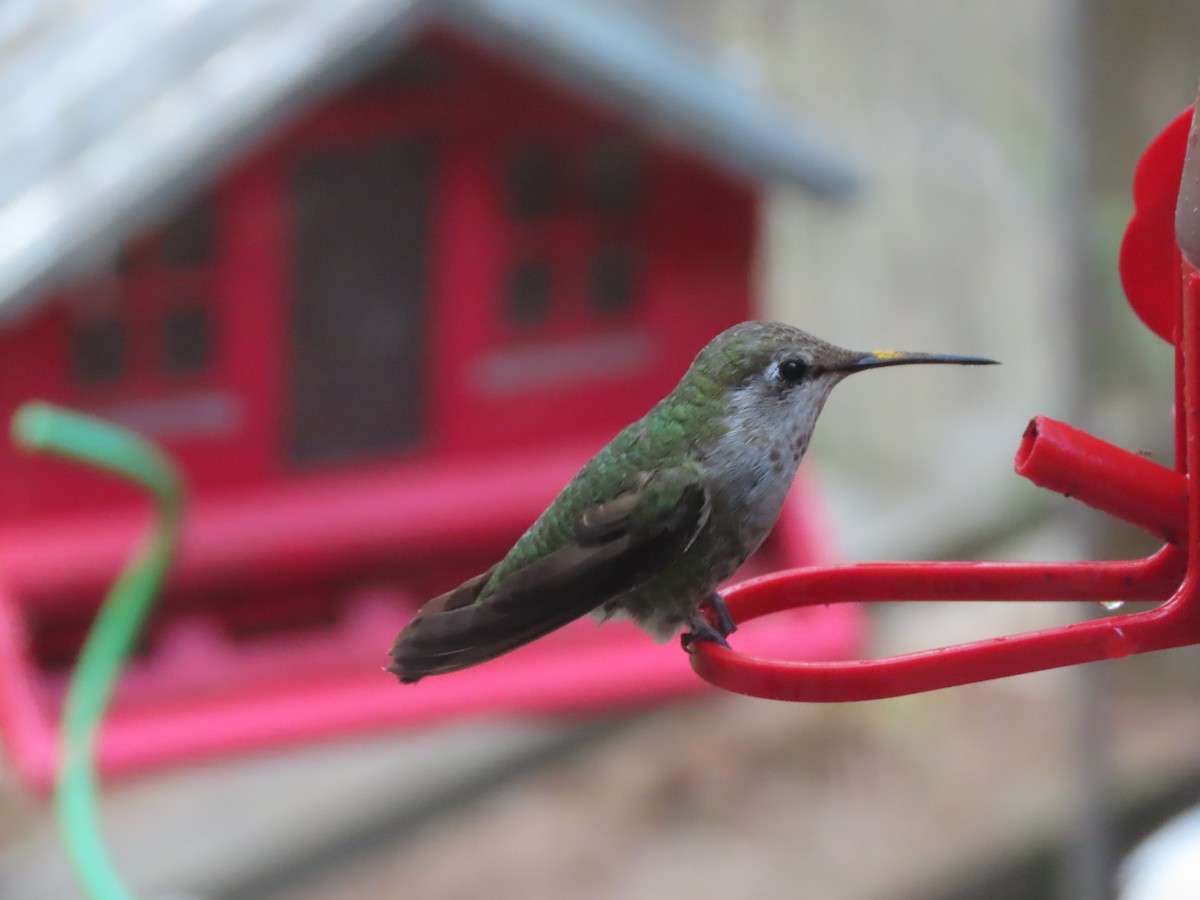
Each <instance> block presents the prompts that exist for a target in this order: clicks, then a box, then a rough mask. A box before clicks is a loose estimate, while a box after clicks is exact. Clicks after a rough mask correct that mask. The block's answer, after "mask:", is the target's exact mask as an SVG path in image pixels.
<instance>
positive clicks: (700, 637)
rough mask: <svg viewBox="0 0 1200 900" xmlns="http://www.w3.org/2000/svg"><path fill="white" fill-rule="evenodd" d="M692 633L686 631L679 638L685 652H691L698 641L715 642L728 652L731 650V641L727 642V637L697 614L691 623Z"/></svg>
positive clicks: (689, 623)
mask: <svg viewBox="0 0 1200 900" xmlns="http://www.w3.org/2000/svg"><path fill="white" fill-rule="evenodd" d="M688 625H689V626H690V627H691V630H690V631H685V632H684V633H683V634H682V635H680V638H679V645H680V646H681V647H683V649H684V650H686V651H688V652H689V653H690V652H691V649H692V644H694V643H695V642H696V641H715V642H716V643H718V644H720V645H721V646H722V647H724V648H725V649H726V650H729V649H730V646H729V641H727V640H725V635H723V634H721V632H719V631H718V630H717V629H715V628H713V627H712V626H711V625H709V624H708V620H707V619H705V618H704V617H703V616H701V615H700V614H699V613H697V614H696V615H695V616H694V617H693V618H692V619H691V620H690V621H689V622H688Z"/></svg>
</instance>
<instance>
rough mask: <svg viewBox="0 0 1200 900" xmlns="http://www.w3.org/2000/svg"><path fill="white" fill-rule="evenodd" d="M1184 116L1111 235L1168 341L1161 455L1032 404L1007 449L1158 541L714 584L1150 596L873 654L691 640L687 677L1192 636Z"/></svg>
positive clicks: (1081, 648) (926, 680) (1069, 656)
mask: <svg viewBox="0 0 1200 900" xmlns="http://www.w3.org/2000/svg"><path fill="white" fill-rule="evenodd" d="M1189 125H1190V129H1191V142H1190V143H1191V146H1192V147H1193V148H1196V147H1197V146H1198V145H1200V125H1198V124H1197V123H1196V122H1195V121H1193V117H1192V113H1191V111H1190V110H1189V111H1186V112H1185V113H1183V114H1182V115H1180V116H1179V118H1177V119H1176V120H1175V121H1174V122H1173V123H1172V124H1171V125H1170V126H1168V127H1167V129H1166V130H1164V131H1163V133H1162V134H1161V135H1160V136H1159V137H1158V138H1157V139H1156V140H1155V141H1154V143H1153V144H1152V145H1151V146H1150V148H1149V149H1148V150H1147V151H1146V153H1145V154H1144V155H1143V157H1142V159H1141V161H1140V163H1139V165H1138V169H1137V174H1136V177H1135V179H1134V200H1135V212H1134V215H1133V218H1132V220H1131V221H1130V224H1129V227H1128V229H1127V231H1126V234H1125V241H1124V244H1123V246H1122V249H1121V275H1122V280H1123V282H1124V285H1125V290H1126V293H1127V295H1128V298H1129V302H1130V304H1131V305H1132V306H1133V308H1134V310H1135V311H1136V312H1137V314H1138V315H1139V317H1140V318H1141V319H1142V321H1143V322H1144V323H1145V324H1146V325H1147V326H1148V327H1149V328H1151V329H1152V330H1153V331H1154V332H1155V333H1156V334H1158V335H1159V336H1161V337H1162V338H1164V339H1165V340H1168V341H1171V342H1172V343H1174V344H1175V346H1176V396H1175V413H1176V416H1175V422H1176V435H1177V438H1176V465H1175V468H1173V469H1170V468H1167V467H1165V466H1161V465H1158V464H1156V463H1154V462H1151V461H1149V460H1147V459H1144V458H1142V457H1140V456H1138V455H1137V454H1135V453H1130V452H1128V451H1125V450H1122V449H1120V448H1117V447H1114V446H1112V445H1110V444H1107V443H1105V442H1104V441H1101V440H1099V439H1097V438H1095V437H1092V436H1091V435H1089V434H1086V433H1084V432H1082V431H1079V430H1078V429H1075V428H1072V427H1071V426H1069V425H1065V424H1063V423H1061V422H1056V421H1054V420H1051V419H1046V418H1040V417H1039V418H1037V419H1034V420H1033V422H1032V423H1030V425H1029V428H1028V429H1027V430H1026V432H1025V435H1024V437H1023V439H1022V441H1021V445H1020V448H1019V450H1018V452H1017V457H1016V470H1017V472H1018V473H1019V474H1021V475H1023V476H1025V477H1026V478H1029V479H1030V480H1031V481H1033V482H1034V483H1035V484H1037V485H1039V486H1041V487H1045V488H1048V489H1050V490H1053V491H1057V492H1059V493H1062V494H1065V495H1067V496H1069V497H1073V498H1075V499H1077V500H1079V501H1080V502H1082V503H1086V504H1088V505H1089V506H1093V507H1095V508H1096V509H1099V510H1102V511H1104V512H1106V513H1109V514H1110V515H1113V516H1117V517H1119V518H1121V519H1124V520H1126V521H1129V522H1132V523H1134V524H1136V525H1138V526H1140V527H1142V528H1144V529H1146V530H1147V531H1149V532H1150V533H1151V534H1154V535H1156V536H1157V537H1159V538H1161V539H1163V540H1164V541H1165V542H1166V543H1165V545H1164V546H1163V547H1162V549H1160V550H1159V551H1158V552H1157V553H1155V554H1154V555H1152V556H1151V557H1149V558H1147V559H1140V560H1131V561H1123V562H1079V563H1053V564H1046V563H984V562H949V563H899V564H893V563H873V564H864V565H846V566H838V567H833V568H807V569H797V570H793V571H790V572H779V573H776V574H773V575H769V576H766V577H764V578H759V579H755V580H752V581H749V582H745V583H743V584H739V585H737V586H735V587H734V588H732V589H731V590H729V591H728V592H727V594H726V595H725V599H726V602H727V604H728V606H729V610H730V612H731V613H732V615H733V617H734V619H735V620H736V621H739V622H740V621H745V620H749V619H754V618H757V617H759V616H765V615H768V614H772V613H776V612H780V611H783V610H791V609H796V608H807V607H815V606H821V605H824V604H843V603H860V602H861V603H872V602H882V601H928V600H939V601H948V602H954V601H975V600H1023V601H1030V602H1040V601H1064V600H1066V601H1090V602H1096V601H1101V602H1112V601H1133V600H1140V601H1151V602H1153V603H1155V604H1157V605H1156V606H1155V607H1154V608H1152V609H1150V610H1148V611H1145V612H1134V613H1128V614H1123V615H1112V616H1106V617H1104V618H1099V619H1093V620H1090V621H1085V622H1080V623H1077V624H1073V625H1069V626H1066V627H1062V628H1053V629H1046V630H1043V631H1039V632H1033V633H1027V634H1018V635H1013V636H1009V637H1001V638H995V639H991V640H985V641H977V642H974V643H969V644H962V645H958V646H953V647H942V648H938V649H933V650H927V651H923V652H918V653H912V654H907V655H903V656H897V657H892V658H888V659H869V660H860V661H849V662H846V661H841V662H791V661H781V660H777V659H770V658H767V657H763V656H756V655H753V653H752V652H751V653H746V652H742V651H741V649H740V648H739V649H736V650H733V649H730V650H727V649H723V648H721V647H718V646H716V645H714V644H711V643H701V644H697V645H696V647H695V650H694V652H693V653H692V657H691V659H692V667H693V668H694V669H695V670H696V672H697V673H699V674H700V676H701V677H703V678H705V679H707V680H709V681H711V682H712V683H713V684H716V685H719V686H720V687H723V688H726V689H727V690H731V691H736V692H739V693H743V694H751V695H754V696H759V697H768V698H772V699H778V700H809V701H817V700H820V701H835V700H867V699H874V698H879V697H892V696H897V695H901V694H910V693H915V692H918V691H927V690H934V689H937V688H944V687H950V686H953V685H960V684H967V683H970V682H976V681H982V680H986V679H991V678H1001V677H1004V676H1008V675H1017V674H1021V673H1024V672H1033V671H1038V670H1041V669H1049V668H1054V667H1057V666H1068V665H1075V664H1079V663H1085V662H1093V661H1096V660H1102V659H1113V658H1118V657H1123V656H1129V655H1130V654H1133V653H1144V652H1147V651H1151V650H1160V649H1165V648H1168V647H1177V646H1182V645H1185V644H1195V643H1200V491H1196V490H1193V489H1192V488H1191V475H1190V473H1193V472H1197V471H1200V272H1198V271H1197V265H1198V264H1200V215H1198V214H1197V212H1196V210H1197V208H1200V206H1198V204H1197V203H1196V202H1187V203H1185V202H1183V200H1182V199H1181V198H1182V196H1183V195H1182V194H1181V191H1180V184H1181V179H1182V182H1183V184H1184V185H1185V186H1190V188H1189V190H1190V191H1191V196H1193V197H1200V150H1195V151H1194V152H1192V153H1190V154H1187V153H1186V152H1185V151H1187V149H1188V146H1189V140H1188V135H1189ZM1185 156H1186V165H1185ZM1185 193H1186V192H1185ZM1177 199H1178V203H1177ZM1177 206H1178V210H1179V213H1178V218H1177V215H1176V210H1177ZM1177 234H1178V236H1179V239H1178V241H1177V240H1176V235H1177ZM1181 247H1182V248H1183V252H1182V253H1181V251H1180V248H1181ZM1181 273H1182V277H1181Z"/></svg>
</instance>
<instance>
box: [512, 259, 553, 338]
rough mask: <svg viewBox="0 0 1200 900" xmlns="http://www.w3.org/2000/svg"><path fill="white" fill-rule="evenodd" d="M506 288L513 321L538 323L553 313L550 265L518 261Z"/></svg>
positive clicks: (525, 323) (516, 322) (523, 323)
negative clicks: (551, 306)
mask: <svg viewBox="0 0 1200 900" xmlns="http://www.w3.org/2000/svg"><path fill="white" fill-rule="evenodd" d="M505 288H506V289H505V296H506V298H507V303H508V318H509V321H510V322H513V323H514V324H517V325H536V324H538V323H539V322H542V321H545V319H546V317H547V316H548V315H549V314H550V267H549V266H548V265H547V264H546V263H545V262H541V261H528V262H523V263H518V264H517V266H516V267H515V268H513V270H512V271H511V272H509V274H508V283H507V284H506V286H505Z"/></svg>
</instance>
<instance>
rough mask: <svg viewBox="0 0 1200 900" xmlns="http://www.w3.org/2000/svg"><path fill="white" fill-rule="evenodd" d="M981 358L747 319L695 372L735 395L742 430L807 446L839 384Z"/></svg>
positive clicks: (722, 337) (704, 355)
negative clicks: (844, 339)
mask: <svg viewBox="0 0 1200 900" xmlns="http://www.w3.org/2000/svg"><path fill="white" fill-rule="evenodd" d="M993 362H994V360H990V359H983V358H980V357H975V356H947V355H943V354H933V353H905V352H901V351H896V350H876V351H868V352H863V351H859V350H847V349H845V348H843V347H838V346H837V345H835V344H830V343H828V342H826V341H823V340H821V339H820V338H817V337H814V336H813V335H811V334H809V333H808V332H807V331H802V330H800V329H799V328H795V327H793V326H791V325H784V324H782V323H779V322H742V323H741V324H740V325H735V326H734V327H732V328H730V329H728V330H727V331H724V332H722V333H721V334H719V335H717V336H716V337H715V338H713V340H712V341H711V342H710V343H709V344H708V346H706V347H705V348H704V349H703V350H702V351H700V355H699V356H697V358H696V362H695V363H694V364H693V369H695V370H698V371H699V372H702V373H704V375H705V376H707V378H708V379H711V380H712V381H713V382H715V383H716V384H719V385H721V386H723V387H724V388H725V389H726V390H727V391H728V392H729V411H730V415H731V416H732V417H733V419H734V420H735V427H738V426H745V427H748V428H751V429H755V430H757V429H758V428H763V427H767V428H776V427H780V426H783V427H786V430H787V431H788V432H789V434H790V437H793V438H795V440H796V442H798V443H801V444H807V442H808V437H809V435H811V433H812V429H813V426H814V425H815V424H816V420H817V416H818V415H819V414H820V412H821V408H822V407H823V406H824V404H825V400H826V399H827V398H828V397H829V392H830V391H831V390H833V386H834V385H835V384H837V383H838V382H839V381H841V380H842V379H843V378H845V377H846V376H847V375H851V374H853V373H855V372H861V371H864V370H866V369H877V368H881V367H883V366H902V365H914V364H923V363H953V364H956V365H989V364H992V363H993Z"/></svg>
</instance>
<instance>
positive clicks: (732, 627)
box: [708, 591, 737, 637]
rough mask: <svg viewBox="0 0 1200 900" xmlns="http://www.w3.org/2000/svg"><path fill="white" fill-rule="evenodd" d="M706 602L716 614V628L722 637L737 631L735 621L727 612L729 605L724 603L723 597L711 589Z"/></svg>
mask: <svg viewBox="0 0 1200 900" xmlns="http://www.w3.org/2000/svg"><path fill="white" fill-rule="evenodd" d="M708 603H709V605H710V606H711V607H712V608H713V611H714V612H715V613H716V614H717V630H718V631H719V632H721V634H722V635H723V636H724V637H728V636H729V635H731V634H733V633H734V632H735V631H737V622H735V621H733V616H731V615H730V614H729V607H728V606H726V605H725V598H724V597H722V596H721V595H720V594H719V593H717V592H716V591H713V595H712V597H710V598H709V600H708Z"/></svg>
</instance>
